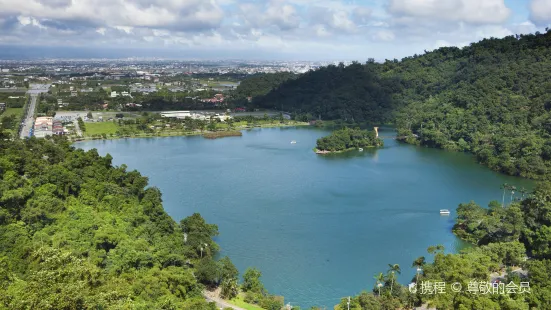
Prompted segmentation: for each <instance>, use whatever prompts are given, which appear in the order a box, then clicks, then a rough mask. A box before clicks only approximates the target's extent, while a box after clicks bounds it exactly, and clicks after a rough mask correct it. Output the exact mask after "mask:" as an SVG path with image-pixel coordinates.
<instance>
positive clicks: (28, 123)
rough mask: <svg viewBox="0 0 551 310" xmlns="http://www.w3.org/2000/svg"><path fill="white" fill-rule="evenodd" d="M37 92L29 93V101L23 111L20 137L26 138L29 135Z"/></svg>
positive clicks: (32, 123)
mask: <svg viewBox="0 0 551 310" xmlns="http://www.w3.org/2000/svg"><path fill="white" fill-rule="evenodd" d="M37 97H38V95H37V94H33V93H31V103H30V104H29V106H28V107H27V111H26V113H25V119H24V120H23V127H22V128H21V136H20V137H21V139H25V138H28V137H29V135H30V131H31V128H33V125H34V111H35V110H36V98H37Z"/></svg>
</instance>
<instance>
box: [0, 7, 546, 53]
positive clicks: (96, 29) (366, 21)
mask: <svg viewBox="0 0 551 310" xmlns="http://www.w3.org/2000/svg"><path fill="white" fill-rule="evenodd" d="M0 8H1V9H0V46H1V47H0V53H1V52H2V50H3V52H4V54H6V53H7V54H9V52H10V49H13V50H12V51H11V52H12V54H18V53H19V50H20V49H21V50H23V51H24V50H29V51H30V50H32V51H34V53H33V54H32V55H40V53H41V51H50V52H51V51H56V50H57V51H59V50H62V49H63V50H64V51H65V54H68V55H70V54H71V53H78V52H77V51H81V52H82V51H84V50H91V51H95V52H96V53H100V52H101V53H100V54H101V55H104V56H105V55H114V56H115V55H117V56H121V55H125V56H132V55H134V54H135V55H136V56H140V57H144V56H151V57H154V56H158V57H167V56H169V57H173V58H188V59H189V58H197V59H203V58H209V59H230V58H232V59H235V58H239V59H249V58H250V59H266V60H269V59H278V60H282V59H288V60H337V59H338V60H360V61H363V60H366V59H367V58H375V59H377V60H384V59H393V58H402V57H406V56H410V55H413V54H416V53H423V51H425V50H433V49H436V48H439V47H442V46H459V47H462V46H465V45H468V44H470V43H471V42H476V41H479V40H481V39H483V38H489V37H496V38H500V37H504V36H508V35H512V34H526V33H534V32H536V31H544V30H545V28H546V27H548V26H549V25H551V0H265V1H263V0H257V1H254V0H0ZM71 51H73V52H71ZM75 56H77V55H75Z"/></svg>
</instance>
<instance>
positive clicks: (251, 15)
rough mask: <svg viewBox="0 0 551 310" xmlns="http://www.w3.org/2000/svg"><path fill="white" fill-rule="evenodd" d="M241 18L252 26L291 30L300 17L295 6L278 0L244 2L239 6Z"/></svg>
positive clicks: (297, 23)
mask: <svg viewBox="0 0 551 310" xmlns="http://www.w3.org/2000/svg"><path fill="white" fill-rule="evenodd" d="M239 9H240V15H241V18H242V19H244V21H245V23H246V24H248V25H249V26H252V27H254V28H262V27H270V26H275V27H277V28H278V29H279V30H283V31H286V30H291V29H295V28H297V27H299V25H300V21H301V19H300V17H299V16H298V14H297V10H296V8H295V7H294V6H293V5H291V4H288V3H285V2H283V1H279V0H272V1H269V2H268V3H267V4H265V5H262V4H254V3H244V4H241V5H240V6H239Z"/></svg>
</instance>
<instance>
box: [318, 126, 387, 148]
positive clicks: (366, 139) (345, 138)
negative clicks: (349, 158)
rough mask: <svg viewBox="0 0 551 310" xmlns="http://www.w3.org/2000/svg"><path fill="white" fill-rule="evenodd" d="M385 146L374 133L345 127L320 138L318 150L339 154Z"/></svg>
mask: <svg viewBox="0 0 551 310" xmlns="http://www.w3.org/2000/svg"><path fill="white" fill-rule="evenodd" d="M376 146H383V140H381V139H379V138H377V136H376V134H375V132H374V131H367V130H362V129H359V128H354V129H352V128H348V127H344V128H342V129H340V130H335V131H333V132H332V133H331V134H330V135H329V136H327V137H323V138H319V139H318V141H317V143H316V149H317V150H319V151H330V152H338V151H345V150H349V149H357V148H364V147H365V148H368V147H376Z"/></svg>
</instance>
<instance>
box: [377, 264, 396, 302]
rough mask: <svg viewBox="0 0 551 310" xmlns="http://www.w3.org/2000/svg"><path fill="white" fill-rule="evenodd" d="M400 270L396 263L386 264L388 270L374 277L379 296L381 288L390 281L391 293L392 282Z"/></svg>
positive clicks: (391, 289) (391, 288)
mask: <svg viewBox="0 0 551 310" xmlns="http://www.w3.org/2000/svg"><path fill="white" fill-rule="evenodd" d="M401 273H402V270H401V269H400V265H398V264H388V271H387V273H386V275H385V274H383V273H382V272H381V273H379V274H378V275H376V276H375V277H374V279H375V281H376V287H377V289H378V291H379V296H381V288H383V287H385V286H388V285H389V282H390V294H391V295H392V291H393V287H394V282H395V280H396V275H397V274H401Z"/></svg>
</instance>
